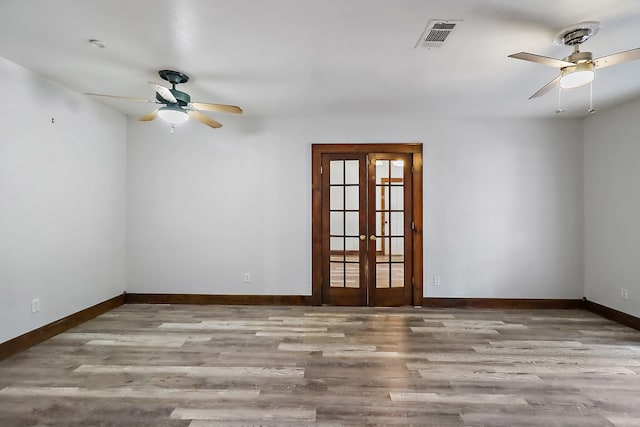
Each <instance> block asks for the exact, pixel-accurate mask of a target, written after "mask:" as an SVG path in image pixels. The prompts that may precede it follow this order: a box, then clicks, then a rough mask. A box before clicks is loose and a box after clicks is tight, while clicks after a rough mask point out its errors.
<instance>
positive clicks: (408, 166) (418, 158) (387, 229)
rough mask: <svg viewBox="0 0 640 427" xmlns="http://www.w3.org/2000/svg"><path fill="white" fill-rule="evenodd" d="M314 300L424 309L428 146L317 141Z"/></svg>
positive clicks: (314, 152) (314, 160)
mask: <svg viewBox="0 0 640 427" xmlns="http://www.w3.org/2000/svg"><path fill="white" fill-rule="evenodd" d="M312 185H313V199H312V200H313V201H312V216H313V217H312V222H313V248H312V254H313V261H312V270H313V278H312V283H313V297H312V299H313V303H314V304H316V305H320V304H327V305H352V306H398V305H421V304H422V264H423V261H422V144H418V143H415V144H313V146H312Z"/></svg>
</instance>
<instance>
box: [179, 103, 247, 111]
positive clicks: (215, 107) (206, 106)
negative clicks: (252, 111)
mask: <svg viewBox="0 0 640 427" xmlns="http://www.w3.org/2000/svg"><path fill="white" fill-rule="evenodd" d="M191 105H192V106H193V108H196V109H198V110H205V111H216V112H219V113H235V114H242V108H240V107H238V106H236V105H225V104H210V103H208V102H192V103H191Z"/></svg>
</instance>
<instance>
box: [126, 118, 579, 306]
mask: <svg viewBox="0 0 640 427" xmlns="http://www.w3.org/2000/svg"><path fill="white" fill-rule="evenodd" d="M219 118H220V119H221V120H222V121H223V122H224V123H225V125H226V126H225V127H223V128H222V129H219V130H212V129H209V128H207V127H205V126H202V125H200V124H198V123H192V122H189V123H187V124H186V125H183V126H182V127H179V128H178V129H176V133H175V134H173V135H172V134H170V133H169V132H168V128H167V126H166V125H163V124H162V123H160V122H152V123H139V122H137V121H136V120H135V119H130V120H129V126H128V142H129V156H128V176H129V189H130V191H129V195H128V197H129V198H128V253H129V257H128V285H127V291H128V292H172V293H205V294H298V295H309V294H310V293H311V271H310V269H311V167H310V165H311V143H314V142H325V143H333V142H415V141H420V142H423V143H424V154H425V168H424V172H425V178H424V183H425V213H424V215H425V231H424V237H425V292H424V293H425V295H426V296H443V297H445V296H461V297H462V296H464V297H514V298H515V297H521V298H529V297H530V298H581V297H582V296H583V171H582V163H583V148H582V136H583V135H582V122H581V121H580V120H502V121H500V120H497V121H481V120H477V121H472V120H456V121H451V120H435V119H433V120H428V119H423V118H407V117H386V118H379V117H376V118H375V120H374V119H372V118H370V117H369V118H367V117H363V118H358V117H350V118H326V117H325V118H322V119H320V118H319V119H317V120H315V119H308V120H303V119H296V120H294V119H291V120H282V121H273V122H254V121H253V120H252V119H251V118H249V117H245V118H242V117H240V118H235V117H234V118H231V117H229V116H225V117H219ZM244 272H250V273H251V274H252V281H251V283H249V284H244V283H242V277H243V273H244ZM435 273H437V274H439V275H440V276H441V280H442V284H441V286H439V287H434V286H433V285H432V277H433V275H434V274H435Z"/></svg>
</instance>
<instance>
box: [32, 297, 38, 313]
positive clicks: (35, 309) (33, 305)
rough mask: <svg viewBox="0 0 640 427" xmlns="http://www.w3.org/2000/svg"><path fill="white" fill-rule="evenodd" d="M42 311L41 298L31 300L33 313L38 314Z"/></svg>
mask: <svg viewBox="0 0 640 427" xmlns="http://www.w3.org/2000/svg"><path fill="white" fill-rule="evenodd" d="M39 311H40V298H34V299H33V300H31V312H32V313H37V312H39Z"/></svg>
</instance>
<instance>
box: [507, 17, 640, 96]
mask: <svg viewBox="0 0 640 427" xmlns="http://www.w3.org/2000/svg"><path fill="white" fill-rule="evenodd" d="M599 29H600V23H599V22H595V21H587V22H581V23H579V24H576V25H573V26H571V27H568V28H565V29H564V30H562V31H560V32H559V33H558V34H556V36H555V37H554V39H553V42H554V43H555V44H557V45H565V46H572V47H573V53H572V54H571V55H569V56H567V57H565V58H563V59H555V58H549V57H547V56H541V55H536V54H533V53H527V52H519V53H514V54H513V55H509V58H515V59H522V60H525V61H531V62H536V63H538V64H542V65H547V66H550V67H553V68H558V69H559V70H560V75H559V76H558V77H556V78H555V79H553V80H551V81H550V82H549V83H547V84H546V85H544V86H543V87H542V88H541V89H540V90H538V91H537V92H536V93H534V94H533V95H531V96H530V97H529V99H532V98H536V97H539V96H542V95H544V94H545V93H547V92H549V91H550V90H551V89H553V88H555V87H556V86H557V85H560V88H562V89H573V88H576V87H579V86H582V85H585V84H588V83H591V82H592V81H593V79H594V78H595V70H597V69H600V68H605V67H610V66H612V65H618V64H622V63H625V62H629V61H635V60H636V59H640V48H635V49H631V50H627V51H624V52H618V53H614V54H612V55H607V56H603V57H601V58H596V59H593V56H592V54H591V52H581V51H580V45H581V44H582V43H584V42H586V41H587V40H589V38H591V37H593V36H594V35H596V34H597V33H598V31H599Z"/></svg>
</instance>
